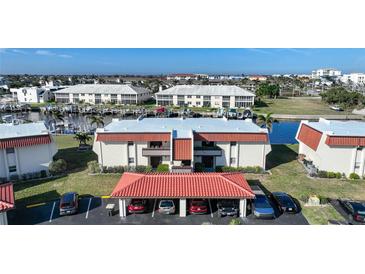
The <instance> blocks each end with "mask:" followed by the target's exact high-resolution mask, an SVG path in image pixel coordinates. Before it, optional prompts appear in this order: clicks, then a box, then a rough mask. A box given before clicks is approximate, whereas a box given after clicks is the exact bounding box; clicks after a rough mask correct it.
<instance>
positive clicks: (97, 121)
mask: <svg viewBox="0 0 365 274" xmlns="http://www.w3.org/2000/svg"><path fill="white" fill-rule="evenodd" d="M89 119H90V124H91V125H93V124H96V127H99V125H101V126H102V127H103V126H104V118H103V117H101V116H91V117H90V118H89Z"/></svg>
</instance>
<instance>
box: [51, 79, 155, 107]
mask: <svg viewBox="0 0 365 274" xmlns="http://www.w3.org/2000/svg"><path fill="white" fill-rule="evenodd" d="M55 98H56V102H57V103H74V104H77V103H80V102H85V103H89V104H102V103H114V104H122V105H136V104H141V103H143V102H144V101H147V100H149V99H151V91H150V90H148V89H146V88H142V87H135V86H132V85H103V84H95V85H93V84H85V85H76V86H71V87H68V88H65V89H62V90H59V91H56V92H55Z"/></svg>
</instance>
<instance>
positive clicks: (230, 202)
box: [221, 200, 236, 207]
mask: <svg viewBox="0 0 365 274" xmlns="http://www.w3.org/2000/svg"><path fill="white" fill-rule="evenodd" d="M221 205H222V207H234V206H235V205H236V203H235V201H233V200H223V201H221Z"/></svg>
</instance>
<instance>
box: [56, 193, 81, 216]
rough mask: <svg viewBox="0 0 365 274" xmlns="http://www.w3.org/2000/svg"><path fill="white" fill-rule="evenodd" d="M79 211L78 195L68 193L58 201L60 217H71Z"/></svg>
mask: <svg viewBox="0 0 365 274" xmlns="http://www.w3.org/2000/svg"><path fill="white" fill-rule="evenodd" d="M78 209H79V194H77V193H76V192H68V193H65V194H63V195H62V197H61V200H60V215H71V214H75V213H77V211H78Z"/></svg>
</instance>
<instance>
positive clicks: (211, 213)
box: [208, 199, 214, 218]
mask: <svg viewBox="0 0 365 274" xmlns="http://www.w3.org/2000/svg"><path fill="white" fill-rule="evenodd" d="M208 202H209V209H210V216H211V217H212V218H213V217H214V216H213V210H212V204H211V203H210V199H208Z"/></svg>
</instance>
